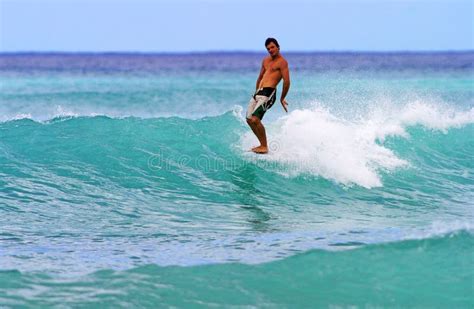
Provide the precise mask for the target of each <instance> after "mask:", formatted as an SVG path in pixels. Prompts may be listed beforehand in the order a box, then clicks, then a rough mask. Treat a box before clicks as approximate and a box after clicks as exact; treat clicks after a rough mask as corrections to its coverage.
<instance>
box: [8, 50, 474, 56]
mask: <svg viewBox="0 0 474 309" xmlns="http://www.w3.org/2000/svg"><path fill="white" fill-rule="evenodd" d="M473 52H474V49H446V50H308V51H298V50H288V51H282V52H281V53H282V54H446V53H473ZM266 53H267V52H266V51H256V50H205V51H133V50H130V51H116V50H110V51H70V50H65V51H57V50H49V51H46V50H45V51H35V50H20V51H0V55H9V54H10V55H15V54H17V55H19V54H43V55H46V54H88V55H93V54H109V55H127V54H128V55H131V54H135V55H139V54H141V55H199V54H266Z"/></svg>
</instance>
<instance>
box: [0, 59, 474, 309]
mask: <svg viewBox="0 0 474 309" xmlns="http://www.w3.org/2000/svg"><path fill="white" fill-rule="evenodd" d="M2 57H3V58H0V60H2V62H1V64H2V66H0V68H2V70H1V71H0V73H1V74H0V87H1V88H0V102H1V104H0V121H1V122H0V176H1V177H0V306H7V307H9V306H11V307H16V306H18V307H23V306H29V307H41V306H43V307H50V306H65V307H96V306H103V307H117V306H132V307H136V306H139V307H154V306H160V305H161V306H163V307H168V306H177V307H209V306H218V307H225V306H229V305H234V306H238V307H254V306H255V307H312V306H323V307H330V306H334V307H347V306H356V307H379V306H382V307H386V306H395V307H420V306H422V307H444V308H446V307H458V308H469V307H473V306H474V298H473V297H472V295H473V292H474V272H473V269H474V253H473V252H474V251H473V249H474V248H473V245H474V236H473V217H474V211H473V206H474V204H473V202H472V201H473V198H474V190H473V189H474V176H473V173H474V161H473V157H472V153H474V138H473V136H474V101H473V92H474V90H473V83H474V75H473V69H472V55H471V54H468V55H467V56H466V55H464V54H462V55H449V54H448V55H427V56H423V57H425V58H423V57H422V58H417V57H421V56H419V55H388V56H387V55H384V56H380V55H379V56H377V55H372V56H371V55H368V56H367V57H366V58H364V59H365V60H364V61H362V60H361V59H360V58H358V57H356V56H352V58H351V57H349V58H348V59H345V58H344V59H345V60H344V61H345V62H343V63H344V65H345V66H342V65H339V66H337V65H336V64H335V63H338V61H335V60H334V58H338V57H341V56H338V55H331V54H329V55H326V56H325V57H327V58H324V57H322V58H321V59H323V60H324V61H326V62H324V63H326V64H327V66H322V65H321V64H315V63H321V62H322V60H321V59H320V58H317V59H316V60H318V61H320V62H317V61H316V60H315V59H314V55H313V56H312V55H311V54H309V55H289V57H288V59H289V60H290V64H292V63H293V64H294V65H293V67H292V75H291V76H292V88H291V91H290V94H289V96H288V101H289V102H290V106H289V107H290V112H289V113H288V114H284V112H283V110H282V108H281V107H280V106H279V105H278V104H275V106H274V107H273V108H272V109H271V110H270V111H268V112H267V114H266V115H265V118H264V124H265V126H266V128H267V134H268V137H269V145H270V153H269V154H268V155H263V156H262V155H256V154H253V153H251V152H249V151H248V149H249V148H251V147H252V146H255V145H256V142H257V141H256V138H255V137H254V136H253V135H252V134H251V132H250V130H249V129H248V127H247V125H246V123H245V119H244V118H243V117H244V111H245V109H246V104H247V102H248V100H249V98H250V95H251V94H252V89H253V87H254V83H255V77H256V76H255V75H256V74H257V71H258V63H259V62H258V61H257V60H258V59H259V58H260V55H257V56H256V55H245V54H244V55H237V56H236V55H218V57H217V60H216V57H214V56H213V55H207V56H203V55H198V56H186V57H184V56H166V57H165V56H156V57H150V58H147V57H144V58H143V57H142V56H139V55H126V56H123V57H122V58H119V59H117V58H114V57H118V56H114V55H109V56H100V55H92V56H89V57H90V58H87V57H86V58H87V59H86V60H87V61H86V60H84V59H83V58H84V56H77V57H78V58H72V59H70V58H68V57H65V56H61V55H49V56H38V55H36V56H35V55H32V56H31V55H30V56H21V57H26V59H27V60H28V61H25V58H21V59H17V58H15V57H20V56H8V55H3V56H2ZM38 57H39V58H38ZM48 57H49V58H48ZM71 57H72V56H71ZM173 57H174V58H173ZM182 57H184V58H182ZM235 57H237V58H235ZM318 57H319V56H318ZM386 57H389V58H390V57H399V58H397V59H399V62H398V65H397V66H396V67H387V66H386V63H393V61H392V60H393V59H392V60H390V59H389V60H390V61H389V60H386ZM466 57H467V60H466ZM183 59H184V60H183ZM400 59H401V60H400ZM20 60H22V61H20ZM125 60H126V61H125ZM81 61H83V62H84V63H82V62H81ZM173 61H174V62H173ZM90 62H93V63H94V66H92V65H90V67H89V66H88V65H89V63H90ZM235 62H238V63H240V64H241V65H240V66H239V65H236V64H235ZM25 63H26V64H25ZM81 63H82V64H81ZM348 63H349V64H351V65H352V66H351V67H349V68H347V67H346V66H347V64H348ZM361 63H362V64H361ZM419 63H421V64H419ZM440 63H441V64H440ZM466 63H467V64H466ZM79 64H80V65H79ZM415 64H419V65H415ZM442 64H444V66H443V65H442ZM320 66H322V67H320ZM188 69H189V70H188ZM279 93H281V89H279ZM277 103H278V102H277Z"/></svg>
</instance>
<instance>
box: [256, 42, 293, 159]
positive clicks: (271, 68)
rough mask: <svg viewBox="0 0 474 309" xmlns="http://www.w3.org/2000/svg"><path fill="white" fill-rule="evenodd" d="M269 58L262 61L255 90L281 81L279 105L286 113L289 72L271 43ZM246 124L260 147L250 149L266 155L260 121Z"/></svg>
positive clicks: (263, 133)
mask: <svg viewBox="0 0 474 309" xmlns="http://www.w3.org/2000/svg"><path fill="white" fill-rule="evenodd" d="M266 48H267V51H268V53H269V56H267V57H265V58H264V59H263V61H262V68H261V69H260V75H259V76H258V79H257V83H256V85H255V87H256V90H257V89H259V88H263V87H272V88H276V87H277V85H278V83H280V81H281V80H282V79H283V91H282V93H281V97H280V103H281V105H282V106H283V109H284V110H285V112H287V113H288V102H286V100H285V97H286V95H287V93H288V90H289V89H290V71H289V69H288V62H287V61H286V59H285V58H283V56H282V55H281V54H280V48H278V47H277V46H276V45H275V43H273V42H271V43H269V44H268V45H267V46H266ZM247 123H248V125H249V126H250V128H251V129H252V131H253V133H255V135H256V136H257V138H258V140H259V142H260V146H257V147H254V148H252V151H253V152H256V153H268V145H267V135H266V133H265V127H264V126H263V124H262V121H261V120H260V119H259V118H258V117H257V116H252V117H251V118H247Z"/></svg>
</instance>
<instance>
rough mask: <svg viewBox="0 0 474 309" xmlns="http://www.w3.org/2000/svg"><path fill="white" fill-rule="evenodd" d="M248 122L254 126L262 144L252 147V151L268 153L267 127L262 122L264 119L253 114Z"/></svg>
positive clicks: (254, 131) (253, 129)
mask: <svg viewBox="0 0 474 309" xmlns="http://www.w3.org/2000/svg"><path fill="white" fill-rule="evenodd" d="M247 123H248V124H249V126H250V128H252V131H253V133H255V135H256V136H257V138H258V140H259V142H260V146H258V147H255V148H252V151H254V152H257V153H267V152H268V146H267V135H266V133H265V127H264V126H263V124H262V121H260V119H259V118H258V117H257V116H252V117H251V118H250V119H247Z"/></svg>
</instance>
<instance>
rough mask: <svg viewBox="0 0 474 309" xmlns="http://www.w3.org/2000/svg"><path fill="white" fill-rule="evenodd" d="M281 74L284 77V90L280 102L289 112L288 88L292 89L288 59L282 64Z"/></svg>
mask: <svg viewBox="0 0 474 309" xmlns="http://www.w3.org/2000/svg"><path fill="white" fill-rule="evenodd" d="M281 76H282V78H283V90H282V92H281V98H280V102H281V105H282V106H283V109H284V110H285V112H287V113H288V108H287V105H288V102H286V100H285V97H286V94H287V93H288V90H290V69H289V68H288V62H286V61H285V62H284V63H283V65H282V68H281Z"/></svg>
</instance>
